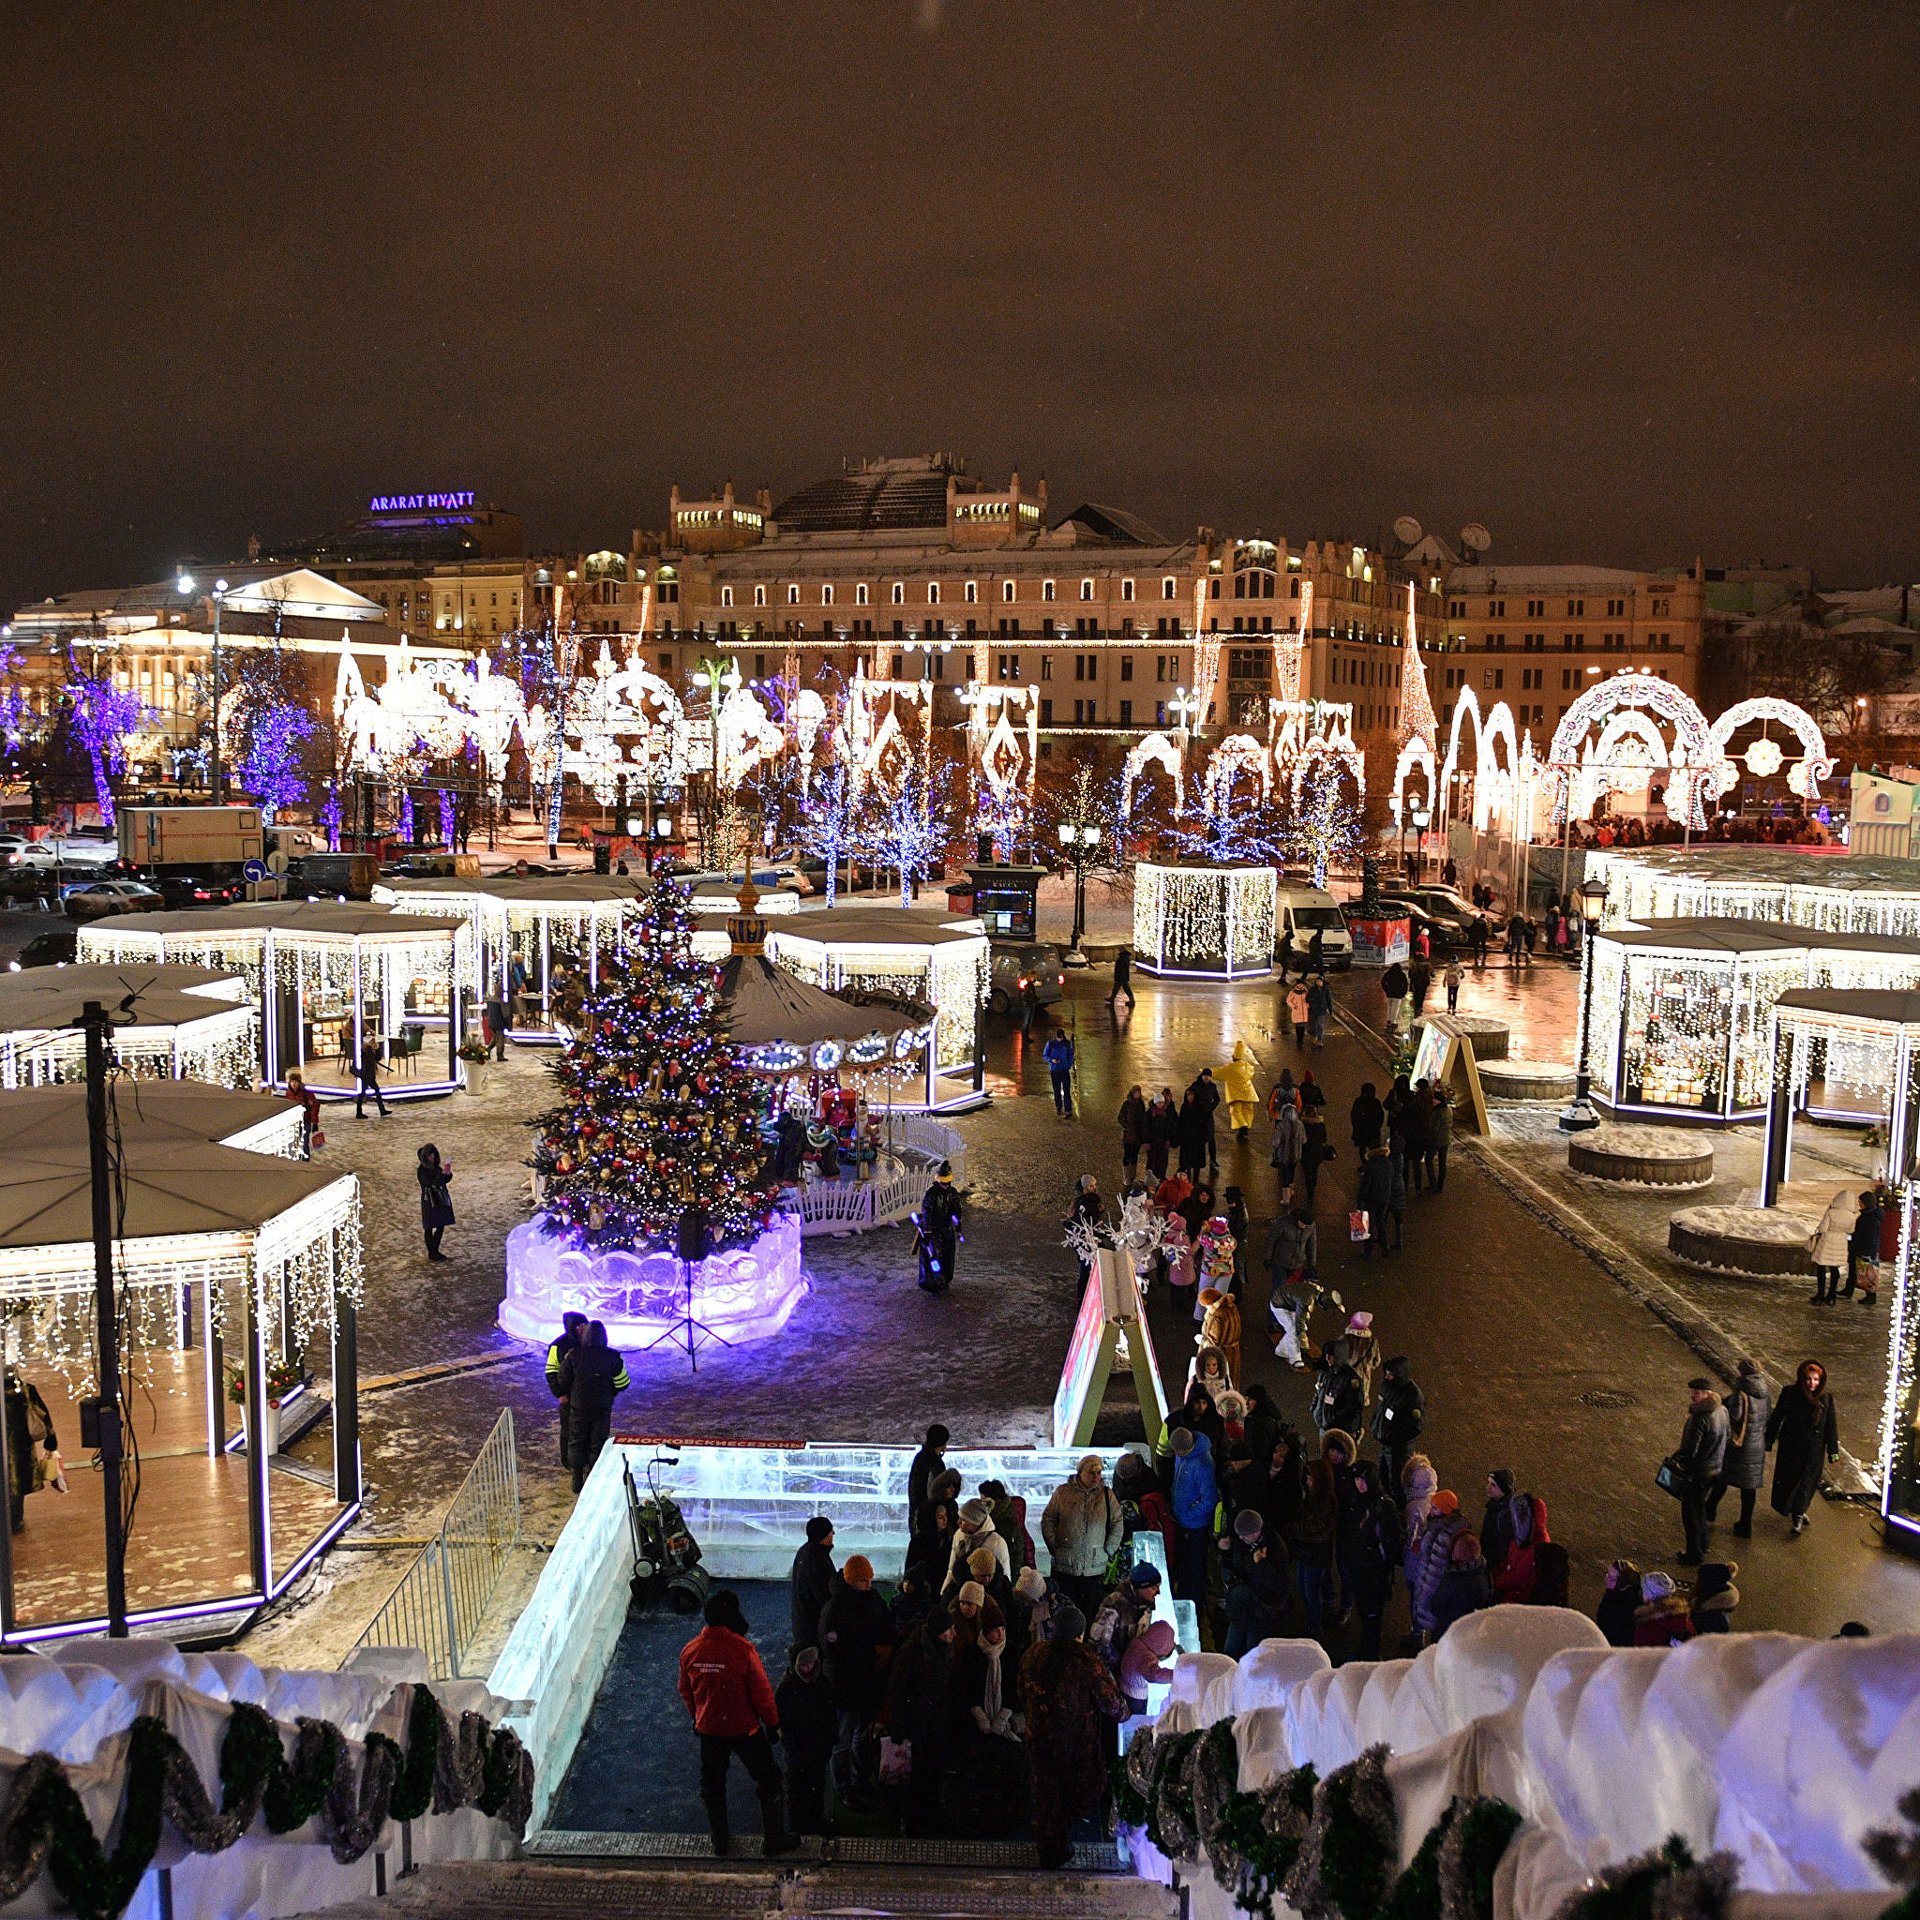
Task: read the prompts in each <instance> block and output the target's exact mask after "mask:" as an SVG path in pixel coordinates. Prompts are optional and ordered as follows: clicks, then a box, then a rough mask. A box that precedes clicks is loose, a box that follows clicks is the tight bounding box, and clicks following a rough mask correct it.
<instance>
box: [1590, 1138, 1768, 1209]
mask: <svg viewBox="0 0 1920 1920" xmlns="http://www.w3.org/2000/svg"><path fill="white" fill-rule="evenodd" d="M1567 1165H1568V1167H1569V1168H1570V1169H1571V1170H1572V1171H1573V1172H1575V1173H1584V1174H1585V1175H1587V1177H1588V1178H1589V1179H1593V1180H1618V1181H1623V1182H1625V1183H1626V1184H1627V1185H1629V1186H1639V1187H1704V1186H1706V1185H1707V1184H1708V1183H1709V1182H1710V1181H1711V1180H1712V1179H1713V1142H1712V1140H1711V1139H1707V1138H1703V1137H1702V1136H1701V1135H1699V1134H1689V1133H1683V1132H1679V1131H1677V1130H1676V1129H1674V1128H1672V1127H1613V1126H1598V1127H1595V1128H1593V1129H1592V1130H1591V1131H1590V1132H1588V1133H1576V1134H1573V1135H1571V1136H1570V1137H1569V1138H1568V1140H1567ZM1706 1211H1708V1212H1712V1211H1715V1209H1712V1208H1708V1209H1706ZM1724 1211H1728V1212H1732V1211H1735V1209H1732V1208H1728V1209H1724Z"/></svg>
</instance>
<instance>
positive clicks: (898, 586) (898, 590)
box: [893, 580, 907, 607]
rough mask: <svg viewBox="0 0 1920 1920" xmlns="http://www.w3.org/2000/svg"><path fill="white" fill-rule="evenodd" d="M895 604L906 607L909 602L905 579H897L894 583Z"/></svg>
mask: <svg viewBox="0 0 1920 1920" xmlns="http://www.w3.org/2000/svg"><path fill="white" fill-rule="evenodd" d="M893 604H894V605H895V606H896V607H904V606H905V605H906V604H907V583H906V582H905V581H904V580H896V581H895V582H894V583H893Z"/></svg>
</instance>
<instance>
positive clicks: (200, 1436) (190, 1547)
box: [13, 1351, 341, 1631]
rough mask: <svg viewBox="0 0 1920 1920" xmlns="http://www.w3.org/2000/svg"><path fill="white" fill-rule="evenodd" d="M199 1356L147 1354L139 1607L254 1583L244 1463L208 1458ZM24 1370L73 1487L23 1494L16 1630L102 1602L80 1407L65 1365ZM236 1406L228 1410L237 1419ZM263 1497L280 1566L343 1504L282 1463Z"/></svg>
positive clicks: (131, 1562) (138, 1518)
mask: <svg viewBox="0 0 1920 1920" xmlns="http://www.w3.org/2000/svg"><path fill="white" fill-rule="evenodd" d="M201 1364H202V1363H201V1356H200V1354H199V1353H198V1352H197V1351H196V1352H190V1353H187V1354H182V1355H166V1356H156V1357H154V1358H153V1360H152V1361H151V1364H148V1363H146V1362H143V1364H142V1372H143V1374H144V1375H145V1376H146V1378H147V1382H148V1384H147V1390H146V1391H143V1392H136V1393H135V1395H134V1402H133V1426H134V1433H135V1437H136V1439H137V1440H138V1443H139V1448H140V1455H141V1463H140V1497H139V1501H138V1503H137V1505H136V1507H135V1509H134V1516H133V1528H132V1531H131V1533H130V1534H129V1536H128V1542H127V1605H128V1608H129V1609H130V1610H131V1611H134V1612H147V1611H156V1610H159V1609H162V1608H170V1607H181V1606H193V1605H198V1604H199V1603H201V1602H203V1601H210V1600H219V1599H226V1598H231V1597H234V1596H238V1595H241V1594H244V1593H247V1592H249V1591H250V1590H251V1588H252V1567H251V1559H250V1548H249V1534H248V1527H247V1463H246V1460H245V1458H244V1456H242V1455H240V1454H227V1455H223V1456H222V1457H221V1458H220V1459H218V1460H210V1459H209V1458H208V1457H207V1453H206V1416H205V1392H204V1387H203V1384H202V1379H201V1374H200V1367H201ZM26 1372H27V1377H28V1378H29V1379H31V1380H32V1381H33V1383H34V1384H35V1385H36V1386H37V1387H38V1388H39V1389H40V1391H41V1393H42V1395H43V1396H44V1397H45V1399H46V1401H47V1405H48V1409H49V1411H50V1412H51V1413H52V1415H53V1422H54V1431H55V1433H56V1434H57V1435H58V1436H59V1439H60V1443H61V1453H62V1457H63V1458H64V1460H65V1462H66V1469H67V1484H68V1486H69V1488H70V1489H71V1491H70V1492H68V1493H66V1494H61V1493H58V1492H56V1491H54V1490H53V1489H51V1488H49V1489H47V1490H46V1491H44V1492H42V1493H36V1494H32V1495H30V1496H29V1497H28V1499H27V1504H26V1521H27V1524H26V1528H25V1530H24V1531H23V1532H20V1533H17V1534H15V1535H14V1536H13V1615H14V1626H15V1629H16V1631H19V1630H23V1629H31V1628H33V1627H50V1626H56V1625H58V1624H60V1623H62V1622H64V1621H69V1620H86V1619H93V1618H96V1617H98V1616H99V1615H102V1614H104V1612H105V1611H106V1544H105V1541H106V1535H105V1518H104V1511H103V1506H102V1486H101V1478H100V1475H99V1473H98V1471H97V1470H96V1469H95V1468H94V1467H93V1466H92V1464H91V1462H92V1456H91V1454H89V1453H88V1452H87V1451H86V1450H84V1449H83V1448H82V1447H81V1445H80V1417H79V1412H78V1409H77V1408H76V1407H75V1405H74V1403H73V1400H72V1398H71V1397H70V1395H69V1394H68V1392H67V1390H66V1387H65V1384H64V1383H63V1382H62V1381H61V1379H60V1377H59V1376H58V1375H57V1374H52V1373H47V1372H43V1371H42V1370H39V1369H35V1368H33V1367H28V1368H27V1369H26ZM238 1412H239V1409H238V1408H234V1409H231V1413H232V1415H233V1416H235V1421H236V1423H237V1416H238ZM267 1496H268V1498H267V1504H268V1511H269V1516H270V1533H271V1539H272V1561H273V1568H274V1570H275V1572H276V1574H278V1573H284V1571H285V1570H286V1569H287V1567H289V1566H290V1565H292V1563H293V1561H294V1560H295V1559H297V1558H298V1557H299V1555H300V1554H301V1553H302V1552H304V1551H305V1550H306V1548H307V1547H309V1546H311V1545H312V1543H313V1541H314V1540H315V1539H316V1538H317V1537H318V1536H319V1534H320V1533H322V1532H323V1531H324V1530H325V1528H326V1527H327V1526H328V1525H329V1524H330V1523H331V1522H332V1521H333V1520H334V1519H335V1517H336V1516H337V1515H338V1514H339V1512H340V1510H341V1509H340V1505H339V1503H338V1501H336V1500H335V1499H334V1497H333V1490H332V1488H331V1487H330V1486H317V1485H315V1484H314V1483H313V1482H311V1481H309V1480H306V1479H304V1478H302V1477H301V1476H300V1475H299V1474H296V1473H292V1472H289V1471H286V1470H284V1469H279V1470H271V1469H270V1470H269V1472H268V1475H267Z"/></svg>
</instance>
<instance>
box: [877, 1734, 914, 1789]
mask: <svg viewBox="0 0 1920 1920" xmlns="http://www.w3.org/2000/svg"><path fill="white" fill-rule="evenodd" d="M912 1778H913V1742H912V1741H911V1740H895V1739H893V1738H891V1737H890V1736H889V1735H887V1734H884V1733H883V1734H882V1735H881V1736H880V1784H881V1785H882V1786H883V1787H904V1786H905V1785H906V1784H907V1783H908V1781H910V1780H911V1779H912Z"/></svg>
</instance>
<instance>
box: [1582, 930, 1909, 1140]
mask: <svg viewBox="0 0 1920 1920" xmlns="http://www.w3.org/2000/svg"><path fill="white" fill-rule="evenodd" d="M1586 964H1587V965H1588V966H1590V967H1591V968H1592V970H1593V978H1592V986H1591V991H1592V996H1593V1000H1592V1006H1593V1016H1592V1027H1591V1031H1590V1034H1589V1038H1588V1043H1587V1044H1588V1055H1587V1058H1588V1065H1589V1069H1590V1071H1591V1072H1592V1075H1593V1093H1594V1098H1595V1099H1596V1100H1598V1101H1599V1102H1600V1103H1601V1104H1602V1105H1604V1106H1607V1107H1609V1108H1611V1109H1612V1110H1613V1111H1614V1112H1615V1113H1617V1114H1684V1115H1687V1116H1689V1117H1695V1118H1706V1119H1711V1120H1715V1121H1728V1122H1731V1121H1739V1120H1752V1119H1757V1118H1759V1117H1760V1116H1761V1115H1762V1114H1763V1113H1764V1112H1765V1111H1766V1110H1767V1105H1768V1089H1769V1084H1770V1074H1771V1070H1772V1057H1773V1055H1772V1042H1771V1034H1772V1026H1771V1016H1772V1010H1773V1007H1774V1003H1775V1002H1776V1001H1777V1000H1778V999H1779V998H1780V996H1781V995H1782V994H1784V993H1788V992H1791V991H1794V990H1796V989H1801V988H1805V987H1808V986H1815V987H1832V986H1836V985H1839V986H1844V987H1848V988H1854V987H1869V988H1883V987H1903V986H1908V985H1914V986H1920V939H1905V938H1897V937H1894V936H1891V935H1885V934H1875V933H1840V932H1819V931H1816V930H1813V929H1810V928H1807V927H1802V926H1787V925H1783V924H1781V923H1779V922H1770V921H1763V920H1747V919H1718V918H1713V919H1693V918H1681V919H1670V920H1657V921H1653V922H1651V923H1649V924H1647V925H1644V926H1637V927H1608V928H1602V929H1601V930H1600V931H1599V932H1598V933H1597V934H1595V935H1594V937H1593V938H1592V939H1591V940H1590V941H1589V942H1588V947H1587V955H1586Z"/></svg>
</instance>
